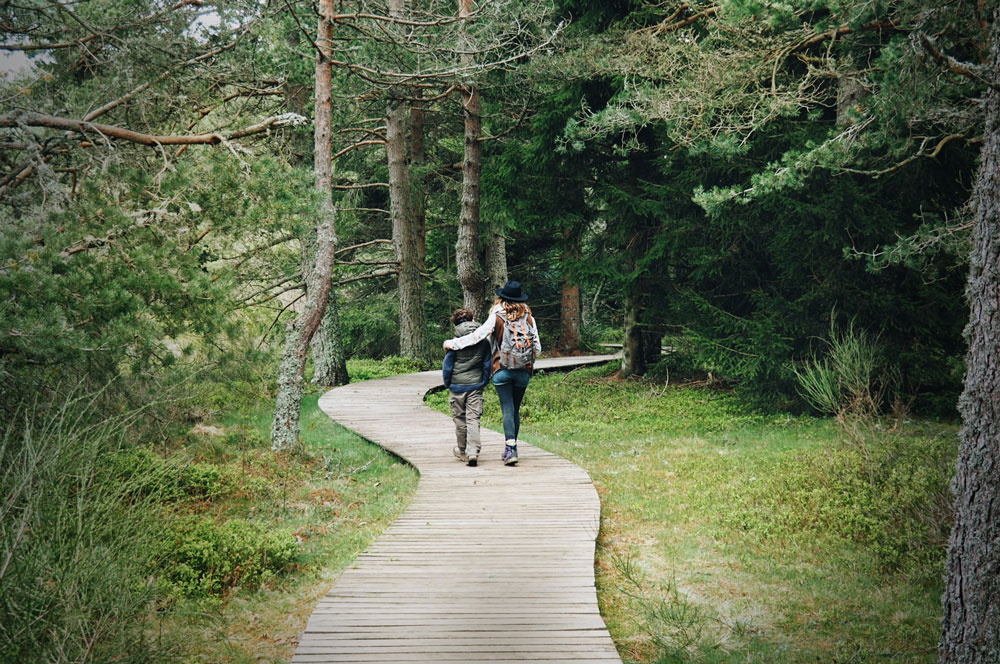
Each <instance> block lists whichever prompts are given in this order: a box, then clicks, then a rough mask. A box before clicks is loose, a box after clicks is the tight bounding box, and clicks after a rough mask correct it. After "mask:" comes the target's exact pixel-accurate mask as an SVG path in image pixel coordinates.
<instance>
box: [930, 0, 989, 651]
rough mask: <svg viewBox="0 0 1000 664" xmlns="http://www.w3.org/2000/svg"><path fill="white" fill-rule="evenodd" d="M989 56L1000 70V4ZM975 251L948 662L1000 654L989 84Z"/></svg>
mask: <svg viewBox="0 0 1000 664" xmlns="http://www.w3.org/2000/svg"><path fill="white" fill-rule="evenodd" d="M990 59H991V64H992V71H994V72H996V71H1000V9H998V10H995V11H994V15H993V28H992V35H991V49H990ZM972 199H973V204H974V206H975V220H974V225H973V230H972V240H973V247H972V253H971V255H970V259H969V281H968V284H967V286H966V298H967V299H968V302H969V324H968V325H967V326H966V329H965V335H966V338H967V340H968V343H969V350H968V354H967V355H966V374H965V387H964V390H963V392H962V397H961V399H960V400H959V411H960V412H961V414H962V431H961V434H960V438H959V451H958V464H957V467H956V471H955V479H954V480H953V482H952V490H953V491H954V493H955V524H954V527H953V529H952V533H951V539H950V541H949V544H948V562H947V584H946V587H945V592H944V600H943V604H944V619H943V621H942V634H941V642H940V644H939V646H938V655H939V661H940V662H941V664H959V663H961V664H997V663H998V662H1000V348H998V343H1000V301H998V300H1000V92H998V91H997V90H996V89H993V90H990V91H989V93H988V98H987V108H986V127H985V129H984V131H983V148H982V157H981V161H980V165H979V174H978V176H977V180H976V183H975V187H974V189H973V193H972Z"/></svg>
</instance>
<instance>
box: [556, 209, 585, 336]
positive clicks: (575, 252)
mask: <svg viewBox="0 0 1000 664" xmlns="http://www.w3.org/2000/svg"><path fill="white" fill-rule="evenodd" d="M574 226H579V224H574V225H573V226H568V227H567V228H566V229H565V231H564V232H563V241H564V242H565V243H566V249H565V250H564V252H563V262H564V263H565V262H567V261H569V260H578V259H579V258H580V233H579V231H578V229H577V228H575V227H574ZM582 315H583V298H582V296H581V294H580V286H579V284H576V283H574V282H573V281H571V280H570V278H569V274H568V271H564V272H563V279H562V300H561V302H560V305H559V340H558V341H557V342H556V346H557V347H558V348H559V349H560V350H562V351H564V352H573V351H578V350H580V344H581V340H580V330H581V328H582V322H583V318H582Z"/></svg>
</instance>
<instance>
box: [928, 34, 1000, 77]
mask: <svg viewBox="0 0 1000 664" xmlns="http://www.w3.org/2000/svg"><path fill="white" fill-rule="evenodd" d="M920 43H921V44H923V47H924V48H925V49H927V52H928V53H930V54H931V57H933V58H934V60H935V61H936V62H937V63H938V64H939V65H943V66H944V67H945V68H946V69H947V70H948V71H950V72H952V73H953V74H958V75H960V76H965V77H966V78H971V79H972V80H974V81H977V82H979V83H982V84H983V85H986V86H988V87H990V88H992V89H994V90H1000V82H998V81H997V78H996V76H997V75H996V72H994V71H992V70H991V69H990V68H989V67H984V66H982V65H974V64H972V63H969V62H961V61H959V60H956V59H955V58H953V57H951V56H950V55H948V54H947V53H945V52H944V51H942V50H941V49H940V48H939V47H938V45H937V41H936V40H935V39H934V37H931V36H930V35H927V34H924V33H920Z"/></svg>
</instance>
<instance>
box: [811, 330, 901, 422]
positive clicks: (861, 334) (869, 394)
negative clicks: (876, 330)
mask: <svg viewBox="0 0 1000 664" xmlns="http://www.w3.org/2000/svg"><path fill="white" fill-rule="evenodd" d="M826 343H827V346H828V347H829V352H828V353H827V355H826V357H823V358H817V357H816V356H813V358H812V359H810V360H809V361H808V362H806V364H805V366H804V367H803V368H802V369H796V370H795V377H796V378H797V379H798V382H799V393H800V394H801V396H802V397H803V398H804V399H805V400H806V401H807V402H809V405H811V406H812V407H813V408H815V409H816V410H818V411H819V412H821V413H824V414H827V415H834V416H836V417H837V418H838V420H844V419H845V418H870V417H874V416H875V415H877V414H878V412H879V408H880V406H881V404H882V400H883V397H884V396H885V390H886V386H887V383H888V377H889V372H888V370H887V369H886V367H885V363H884V361H883V360H882V357H881V353H880V352H879V349H878V339H877V338H872V337H871V336H870V335H868V334H867V333H866V332H865V331H864V330H858V329H855V328H854V325H853V324H851V325H850V326H849V327H848V328H847V329H846V330H844V331H841V332H838V331H837V330H835V329H832V328H831V330H830V338H829V339H828V340H827V342H826ZM841 424H843V421H842V422H841Z"/></svg>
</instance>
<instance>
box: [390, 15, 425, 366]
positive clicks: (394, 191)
mask: <svg viewBox="0 0 1000 664" xmlns="http://www.w3.org/2000/svg"><path fill="white" fill-rule="evenodd" d="M389 15H390V16H392V17H393V18H404V17H405V15H406V0H390V1H389ZM410 95H412V90H410V89H409V88H407V87H405V86H400V87H399V88H397V89H395V90H390V91H389V106H388V110H387V113H386V130H385V156H386V161H387V162H388V166H389V215H390V217H391V218H392V241H393V245H394V246H395V248H396V260H397V261H398V262H399V276H398V279H397V283H398V285H399V354H400V355H402V356H403V357H412V358H421V357H423V354H424V347H425V343H424V281H423V275H422V274H421V272H420V266H419V259H418V255H419V250H418V242H417V234H416V233H415V232H414V223H413V203H412V200H411V191H410V165H409V163H408V162H407V159H406V153H407V149H406V143H407V141H406V138H407V136H406V127H407V121H408V119H409V115H410V107H409V104H408V103H407V102H406V100H405V98H406V97H408V96H410Z"/></svg>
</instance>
